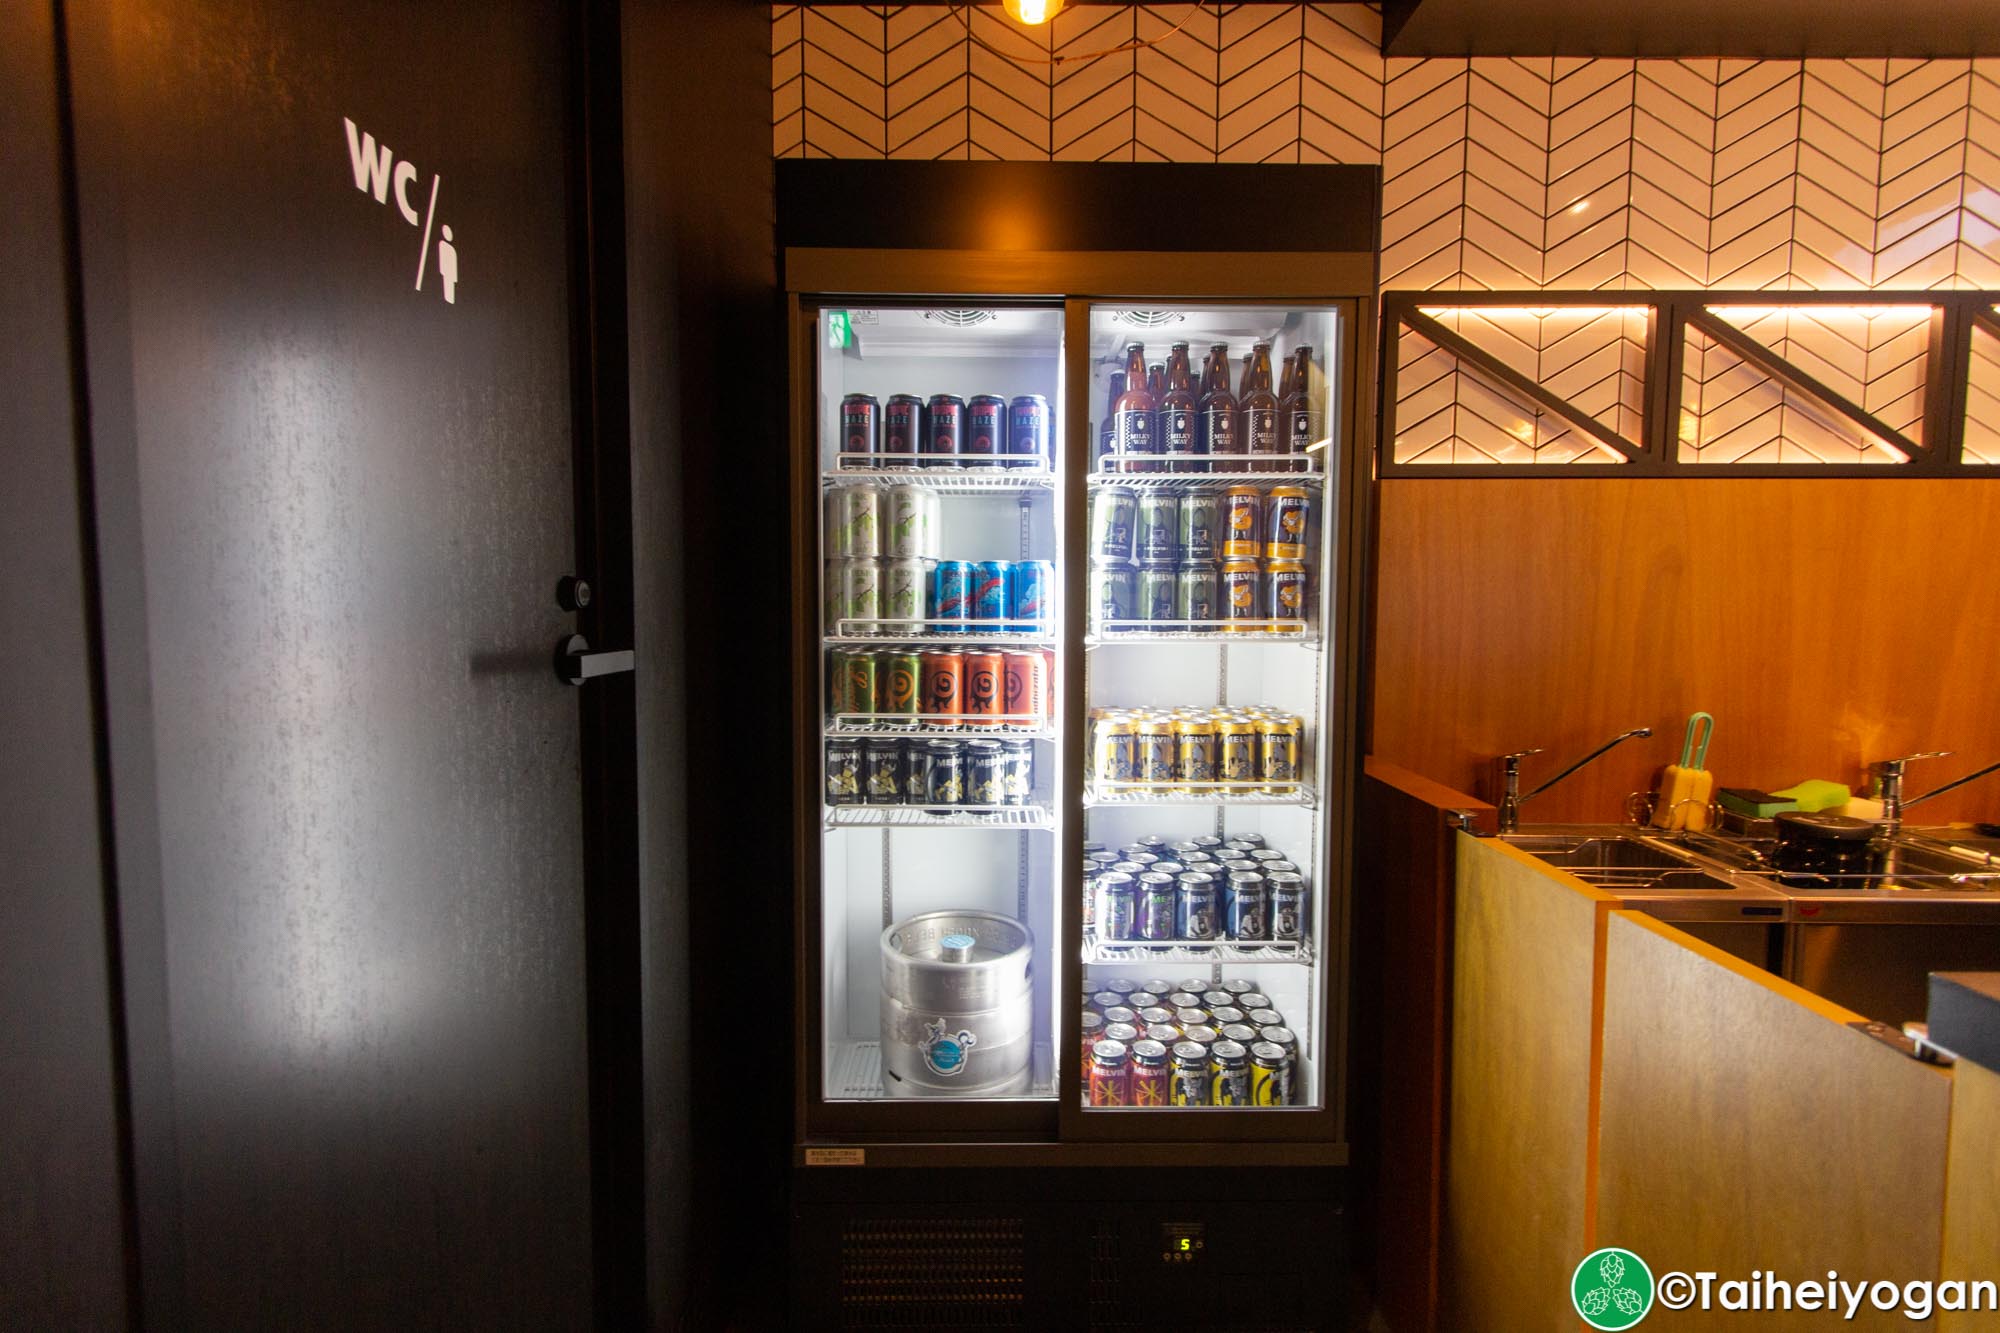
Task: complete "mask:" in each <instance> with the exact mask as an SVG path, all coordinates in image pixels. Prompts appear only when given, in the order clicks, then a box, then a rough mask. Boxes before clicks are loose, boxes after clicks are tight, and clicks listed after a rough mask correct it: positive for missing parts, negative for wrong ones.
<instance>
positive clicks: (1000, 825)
mask: <svg viewBox="0 0 2000 1333" xmlns="http://www.w3.org/2000/svg"><path fill="white" fill-rule="evenodd" d="M945 809H946V813H944V814H933V813H932V807H930V806H928V805H828V806H822V807H820V822H821V824H823V825H824V826H825V827H826V828H828V829H844V828H977V829H1047V828H1054V827H1055V818H1054V816H1053V815H1052V814H1051V812H1050V811H1049V809H1048V807H1046V806H1040V805H957V806H950V807H946V808H945Z"/></svg>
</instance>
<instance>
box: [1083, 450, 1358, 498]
mask: <svg viewBox="0 0 2000 1333" xmlns="http://www.w3.org/2000/svg"><path fill="white" fill-rule="evenodd" d="M1214 456H1215V457H1218V458H1222V457H1250V456H1251V455H1224V454H1217V455H1214ZM1256 457H1259V458H1262V457H1264V456H1263V455H1256ZM1098 461H1099V462H1100V463H1103V462H1106V461H1110V460H1109V459H1108V458H1105V459H1099V460H1098ZM1134 461H1135V462H1136V461H1140V460H1136V459H1135V460H1134ZM1145 461H1148V462H1150V461H1152V460H1151V459H1150V458H1149V459H1147V460H1145ZM1325 480H1326V478H1325V476H1324V475H1323V474H1321V473H1318V472H1279V471H1273V470H1270V469H1259V470H1256V471H1245V472H1219V471H1209V472H1120V471H1116V470H1109V471H1106V470H1100V471H1097V472H1093V473H1091V474H1090V484H1091V486H1092V487H1093V488H1094V487H1098V486H1123V487H1125V488H1126V489H1127V490H1134V491H1161V492H1166V493H1168V494H1172V495H1185V494H1187V493H1188V492H1190V491H1222V490H1227V489H1228V488H1229V487H1231V486H1303V487H1309V488H1312V489H1318V487H1319V486H1320V484H1321V483H1322V482H1324V481H1325Z"/></svg>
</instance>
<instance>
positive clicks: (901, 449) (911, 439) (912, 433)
mask: <svg viewBox="0 0 2000 1333" xmlns="http://www.w3.org/2000/svg"><path fill="white" fill-rule="evenodd" d="M923 444H924V400H923V399H921V398H919V397H917V396H916V395H915V394H913V393H898V394H892V395H890V398H889V402H888V406H887V407H886V408H885V409H884V410H883V413H882V450H881V452H882V454H883V458H882V466H884V467H916V466H917V464H918V462H919V460H918V458H917V455H918V454H920V453H922V452H924V448H923Z"/></svg>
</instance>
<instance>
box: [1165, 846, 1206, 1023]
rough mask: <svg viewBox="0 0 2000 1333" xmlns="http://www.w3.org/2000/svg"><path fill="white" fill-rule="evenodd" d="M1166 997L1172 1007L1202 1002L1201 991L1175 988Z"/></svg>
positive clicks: (1202, 1020)
mask: <svg viewBox="0 0 2000 1333" xmlns="http://www.w3.org/2000/svg"><path fill="white" fill-rule="evenodd" d="M1188 873H1189V874H1195V873H1198V872H1195V871H1189V872H1188ZM1164 998H1165V1000H1166V1002H1167V1007H1168V1008H1170V1009H1193V1008H1196V1007H1198V1006H1199V1005H1200V1004H1201V992H1200V991H1190V990H1174V991H1169V992H1168V993H1167V994H1166V996H1165V997H1164ZM1193 1021H1194V1022H1197V1023H1203V1022H1207V1021H1208V1020H1207V1018H1206V1017H1203V1018H1198V1019H1195V1020H1193Z"/></svg>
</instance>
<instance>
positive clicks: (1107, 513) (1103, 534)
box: [1090, 486, 1139, 560]
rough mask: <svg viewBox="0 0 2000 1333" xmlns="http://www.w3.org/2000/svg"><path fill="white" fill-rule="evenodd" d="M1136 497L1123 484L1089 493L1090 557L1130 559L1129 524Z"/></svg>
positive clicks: (1135, 511)
mask: <svg viewBox="0 0 2000 1333" xmlns="http://www.w3.org/2000/svg"><path fill="white" fill-rule="evenodd" d="M1138 517H1139V497H1138V496H1137V495H1135V494H1133V493H1132V492H1131V491H1129V490H1127V489H1125V488H1124V487H1123V486H1102V487H1099V488H1098V489H1097V490H1095V491H1092V492H1091V495H1090V558H1091V559H1093V560H1130V559H1131V558H1132V527H1133V524H1134V523H1136V522H1137V521H1138Z"/></svg>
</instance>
